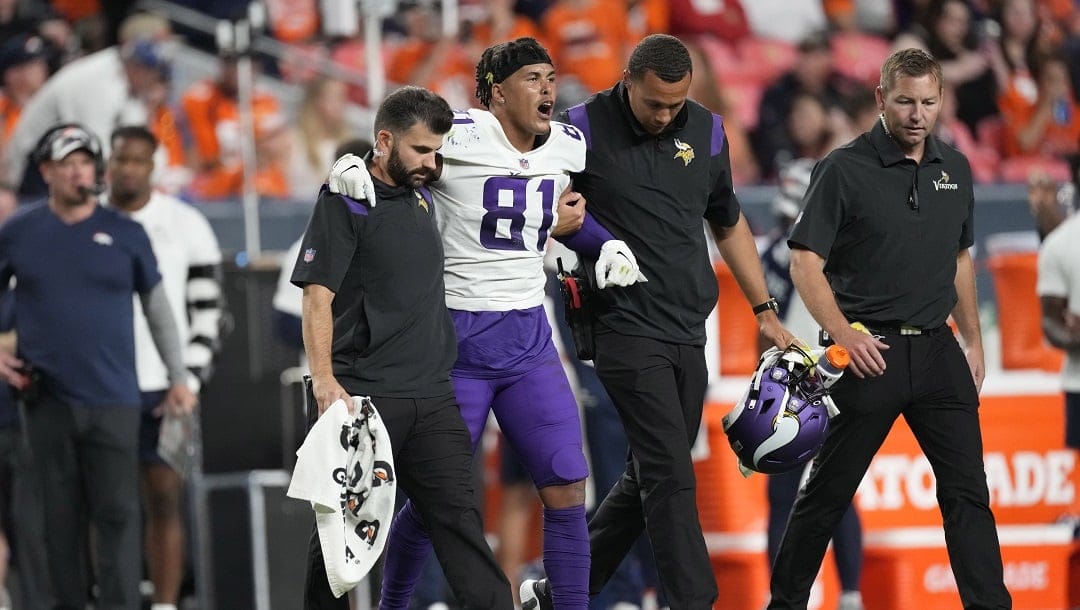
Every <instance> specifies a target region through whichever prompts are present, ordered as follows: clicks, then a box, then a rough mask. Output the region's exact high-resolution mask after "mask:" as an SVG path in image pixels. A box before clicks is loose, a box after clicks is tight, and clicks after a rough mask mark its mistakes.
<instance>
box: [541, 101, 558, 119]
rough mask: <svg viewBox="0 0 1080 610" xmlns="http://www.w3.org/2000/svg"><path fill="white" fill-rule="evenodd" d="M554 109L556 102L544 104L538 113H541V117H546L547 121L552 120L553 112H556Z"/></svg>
mask: <svg viewBox="0 0 1080 610" xmlns="http://www.w3.org/2000/svg"><path fill="white" fill-rule="evenodd" d="M554 109H555V103H554V102H543V103H542V104H540V105H539V106H538V107H537V108H536V110H537V112H539V113H540V116H542V117H544V118H545V119H550V118H551V111H552V110H554Z"/></svg>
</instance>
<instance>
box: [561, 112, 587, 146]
mask: <svg viewBox="0 0 1080 610" xmlns="http://www.w3.org/2000/svg"><path fill="white" fill-rule="evenodd" d="M566 116H567V118H569V119H570V124H571V125H573V126H574V127H577V128H578V129H580V130H581V133H582V134H584V135H585V148H587V149H589V150H592V131H591V130H590V129H589V114H588V112H587V111H586V110H585V104H578V105H577V106H571V107H570V108H569V109H567V111H566Z"/></svg>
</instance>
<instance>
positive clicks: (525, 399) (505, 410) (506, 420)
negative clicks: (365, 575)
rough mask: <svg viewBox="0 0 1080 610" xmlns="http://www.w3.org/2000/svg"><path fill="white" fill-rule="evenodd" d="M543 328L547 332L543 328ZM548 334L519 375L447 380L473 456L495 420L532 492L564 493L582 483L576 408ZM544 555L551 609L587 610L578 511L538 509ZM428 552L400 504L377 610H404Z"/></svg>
mask: <svg viewBox="0 0 1080 610" xmlns="http://www.w3.org/2000/svg"><path fill="white" fill-rule="evenodd" d="M537 309H539V308H537ZM540 311H541V313H542V310H540ZM455 322H457V320H456V319H455ZM520 322H521V321H520V320H518V321H517V322H516V323H517V324H520ZM542 325H543V327H547V322H546V320H544V321H543V322H542ZM460 329H461V326H460V325H459V340H463V339H462V337H461V334H462V333H461V331H460ZM488 330H489V331H490V330H491V329H490V328H489V329H488ZM547 333H548V337H549V338H548V339H547V345H546V346H543V349H542V351H541V352H540V354H539V355H540V356H541V358H539V359H536V360H533V364H532V366H530V367H529V369H528V370H526V371H525V372H522V373H517V374H513V375H507V376H504V377H498V378H490V379H489V378H477V377H466V376H462V375H459V374H456V373H455V375H454V376H453V377H452V380H453V382H454V392H455V394H456V395H457V399H458V404H459V406H460V408H461V415H462V417H463V419H464V420H465V424H466V426H467V427H468V429H469V433H470V434H471V435H472V441H473V447H474V449H475V447H476V446H477V444H478V443H479V440H480V435H481V434H482V433H483V430H484V425H485V424H486V422H487V418H488V412H489V411H492V412H494V413H495V418H496V419H497V420H498V422H499V427H500V428H501V429H502V432H503V435H504V436H505V437H506V439H507V441H508V442H509V443H510V444H511V445H512V446H513V448H514V450H515V451H516V452H517V454H518V456H519V457H520V458H521V461H522V463H523V464H524V465H525V467H526V468H527V469H528V471H529V474H530V476H531V477H532V479H533V482H534V483H535V484H536V486H537V487H538V488H542V487H548V486H551V485H566V484H569V483H572V482H574V481H580V480H582V479H584V478H586V477H587V476H588V467H587V465H586V463H585V455H584V453H583V451H582V440H581V422H580V418H579V415H578V407H577V402H576V400H575V399H574V395H573V392H572V391H571V389H570V384H569V382H568V381H567V379H566V374H565V372H564V371H563V368H562V363H561V362H560V361H559V357H558V353H557V352H556V351H555V349H554V347H553V346H552V345H551V343H550V329H547ZM464 340H468V339H467V338H466V339H464ZM543 551H544V568H545V570H546V571H547V573H548V577H549V579H550V581H551V585H552V598H553V601H554V604H555V607H556V608H558V609H560V610H562V609H573V610H579V609H580V610H584V609H585V608H587V607H588V581H589V562H590V555H589V536H588V529H587V526H586V522H585V508H584V506H577V507H571V508H564V509H550V508H545V509H544V541H543ZM430 552H431V542H430V540H429V539H428V536H427V531H426V529H425V527H424V523H423V519H422V518H421V517H420V515H419V513H418V512H417V511H416V509H415V508H414V507H413V505H412V502H411V501H409V502H406V504H405V506H404V507H403V508H402V509H401V511H399V512H398V514H397V516H396V517H395V518H394V522H393V525H392V526H391V529H390V538H389V541H388V544H387V554H386V566H385V571H384V575H383V586H382V601H381V602H380V605H379V607H380V608H381V609H382V610H389V609H396V608H401V609H404V608H408V601H409V597H410V596H411V595H412V591H413V589H414V588H415V586H416V583H417V581H418V580H419V578H420V573H421V570H422V569H423V565H424V562H425V561H426V559H427V556H428V555H429V554H430Z"/></svg>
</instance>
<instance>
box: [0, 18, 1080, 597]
mask: <svg viewBox="0 0 1080 610" xmlns="http://www.w3.org/2000/svg"><path fill="white" fill-rule="evenodd" d="M174 4H175V5H177V6H179V7H184V8H188V9H194V10H195V11H198V12H200V13H202V14H204V15H206V16H208V17H212V18H217V19H236V18H241V17H243V16H244V15H246V14H247V11H248V3H247V2H246V0H229V1H217V2H211V1H209V0H175V1H174ZM265 4H266V6H267V11H268V22H267V26H266V31H265V33H264V34H262V35H265V36H269V37H272V38H273V39H274V40H276V41H277V42H278V43H281V45H283V46H282V47H281V48H284V49H286V51H285V52H284V53H283V54H281V55H277V56H272V55H270V54H266V53H261V52H260V53H256V54H254V55H253V59H254V61H253V64H254V67H255V73H256V75H257V81H258V83H260V86H257V87H256V89H255V91H254V92H253V95H252V96H251V129H252V134H251V135H252V136H253V142H254V153H253V158H254V162H255V167H253V168H248V167H245V166H244V164H243V159H244V158H245V154H244V153H245V151H244V146H245V139H246V138H245V136H246V134H244V133H243V131H242V115H243V113H242V112H241V108H240V107H239V105H240V103H241V99H242V98H243V95H242V92H241V91H240V89H239V85H238V66H239V63H240V59H241V57H240V55H238V54H237V53H235V52H233V51H231V50H230V49H227V48H226V49H219V48H218V46H217V45H216V44H215V42H214V39H213V36H212V35H210V34H209V33H208V32H201V31H196V30H193V29H191V28H190V25H185V24H181V23H178V22H170V20H169V18H168V13H167V12H165V11H162V12H148V11H146V10H144V8H145V7H142V6H140V4H139V3H138V2H135V1H132V0H128V1H120V2H112V1H109V0H50V1H49V2H42V1H37V2H35V1H30V0H0V194H3V195H4V197H5V200H7V199H11V197H10V195H11V194H14V195H15V196H16V198H17V199H18V201H19V203H20V204H29V203H32V202H35V201H40V200H41V199H43V198H45V197H47V196H48V194H49V190H48V188H47V186H46V182H45V181H44V180H43V178H42V176H41V175H40V174H39V171H38V165H39V163H40V162H42V161H48V160H51V161H59V160H61V159H60V158H55V159H45V158H42V157H41V156H40V155H41V152H42V147H41V143H42V137H43V136H45V135H46V134H47V133H48V132H49V130H51V129H53V128H54V127H56V126H57V125H61V124H65V123H78V124H80V125H82V126H84V127H85V128H86V129H87V130H89V131H90V132H91V133H92V135H93V136H96V138H97V139H98V140H99V141H100V142H99V145H100V147H101V151H100V156H101V160H100V161H101V162H102V163H105V162H108V160H109V159H110V157H111V155H112V154H113V153H114V152H115V151H113V150H112V146H113V145H114V143H113V141H112V140H113V139H114V137H113V136H114V134H115V133H116V132H117V129H120V128H124V127H131V126H138V127H143V128H145V130H146V131H147V135H146V136H145V137H144V136H143V135H142V133H141V132H139V133H137V134H135V135H136V136H137V137H135V139H136V140H139V141H140V142H145V143H147V145H148V150H150V151H153V168H154V170H153V177H152V182H153V185H154V187H155V189H156V190H157V191H159V192H161V193H163V194H167V195H169V196H172V197H175V198H177V199H179V200H182V201H186V202H188V203H190V204H193V205H194V206H195V207H196V208H199V207H202V206H213V205H215V203H217V202H223V201H235V200H238V199H239V198H240V197H241V196H242V194H243V189H244V183H245V179H246V177H250V178H251V180H252V183H253V185H254V188H255V190H256V191H257V193H258V194H259V196H260V197H262V199H263V202H264V205H273V203H274V202H278V201H288V202H303V203H307V204H310V205H312V206H314V204H315V202H316V199H317V198H318V195H319V189H320V186H321V185H322V184H323V183H324V181H325V178H326V176H327V172H328V170H329V168H330V167H331V164H332V163H333V162H334V160H335V158H336V152H335V151H338V150H340V148H341V146H342V145H343V144H346V143H347V142H349V141H350V140H352V139H354V138H356V137H365V138H366V137H369V136H370V135H371V134H369V133H358V131H359V129H360V128H359V124H358V122H357V121H356V120H354V119H353V118H350V112H349V111H350V110H353V111H360V112H363V111H368V110H370V109H372V108H374V107H376V106H378V104H379V102H380V101H381V100H378V99H371V98H370V96H369V95H368V91H367V90H366V88H365V86H364V85H363V84H362V79H360V78H357V79H343V78H339V77H338V76H335V74H341V73H347V74H354V75H364V74H366V73H367V72H369V71H370V70H380V71H382V72H383V73H384V74H385V77H386V80H387V82H388V83H389V87H388V89H389V90H393V89H395V88H397V87H400V86H404V85H416V86H420V87H424V88H427V89H430V90H431V91H434V92H435V93H437V94H438V95H439V96H441V97H443V98H444V99H445V100H447V101H448V102H449V104H450V106H451V107H453V108H455V109H457V108H461V109H464V108H470V107H479V106H480V105H481V104H480V101H479V100H477V99H476V97H475V93H474V91H475V89H476V87H475V79H476V70H475V66H476V64H477V61H478V60H479V59H480V56H481V53H482V52H483V51H484V49H485V48H488V47H490V46H491V45H494V44H496V43H499V42H506V41H511V40H514V39H518V38H520V37H525V36H528V37H533V38H535V39H537V40H538V41H540V43H541V44H542V45H543V46H544V47H545V48H546V49H547V50H548V51H549V52H550V55H551V58H552V60H553V63H554V65H555V66H557V69H558V83H559V85H558V86H559V97H558V100H557V108H556V111H562V110H565V109H567V108H569V107H571V106H573V105H575V104H579V103H581V102H583V101H585V100H586V99H589V98H590V96H592V95H593V94H595V93H597V92H600V91H603V90H605V89H608V88H610V87H611V86H612V85H614V84H615V83H616V82H618V81H619V79H620V78H622V75H623V70H624V67H625V66H626V65H627V59H628V57H629V55H630V53H631V51H632V49H634V47H635V45H637V44H638V43H639V42H640V41H641V40H642V39H643V38H645V37H646V36H648V35H650V34H657V33H664V34H672V35H674V36H677V37H678V38H679V39H680V40H682V41H683V42H684V43H685V44H686V46H687V48H688V50H689V51H690V55H691V58H692V60H693V75H694V78H693V81H692V84H691V88H690V92H689V97H690V98H692V99H694V100H696V101H698V102H699V103H701V104H702V105H703V106H705V107H706V108H707V109H709V110H711V111H712V112H714V113H716V114H718V115H721V116H722V117H723V130H724V133H725V134H726V137H727V141H728V143H729V156H730V164H731V179H732V183H733V184H734V186H735V187H736V188H738V187H742V186H750V185H769V184H778V183H779V182H780V178H781V176H782V174H783V170H784V169H785V168H787V167H789V166H790V165H791V164H792V163H793V162H797V161H799V160H811V161H816V160H820V159H822V158H823V157H825V155H826V154H827V153H829V152H830V151H832V150H833V149H835V148H836V147H838V146H841V145H843V144H845V143H847V142H850V141H851V140H853V139H854V138H856V137H857V136H858V135H859V134H861V133H863V132H865V131H867V130H869V129H871V128H872V127H873V126H874V125H875V123H876V122H877V121H878V120H879V115H878V109H877V106H876V102H875V97H874V90H875V87H876V86H877V84H878V82H879V78H880V72H879V69H880V66H881V65H882V63H883V61H884V60H885V59H886V58H887V57H889V55H890V54H891V53H892V52H893V51H895V50H898V49H904V48H909V47H915V48H920V49H923V50H926V51H928V52H929V53H931V54H932V55H933V56H934V57H935V58H936V59H937V60H938V61H939V62H940V63H941V66H942V69H943V73H944V83H945V89H944V91H943V96H942V110H941V115H940V119H939V120H938V123H937V128H936V132H935V135H936V136H937V138H939V139H940V140H941V141H942V142H945V143H948V144H950V145H952V146H954V147H955V148H957V149H958V150H959V151H960V152H962V153H963V154H964V155H965V156H966V157H967V159H968V160H969V161H970V163H971V170H972V176H973V179H974V181H975V182H977V183H981V184H993V183H1027V184H1031V185H1032V188H1033V189H1036V188H1038V189H1042V190H1046V189H1048V188H1049V189H1051V191H1052V192H1054V193H1056V192H1057V191H1056V186H1057V185H1058V184H1063V183H1069V182H1075V181H1076V175H1077V169H1078V167H1080V105H1078V102H1077V95H1076V91H1077V90H1078V87H1080V8H1078V5H1077V4H1076V3H1075V2H1072V1H1071V0H724V1H722V2H715V3H701V2H695V1H694V0H516V1H515V0H457V2H455V3H454V5H455V7H456V11H455V12H454V14H456V15H457V22H456V23H454V24H447V23H446V21H445V20H444V18H443V12H442V11H443V9H444V7H443V6H442V5H441V3H440V2H439V0H386V2H385V3H384V4H385V8H384V14H383V15H382V24H381V30H382V35H381V39H380V40H381V50H382V56H383V65H381V66H371V65H368V64H367V61H368V60H367V56H366V55H365V49H364V46H365V45H364V42H365V41H364V39H363V32H364V28H363V27H362V22H361V19H362V16H361V15H360V14H358V12H357V6H358V5H359V4H360V3H358V2H355V1H351V0H328V1H322V2H320V1H319V0H290V1H285V0H277V1H270V0H266V1H265ZM706 6H708V7H712V8H704V7H706ZM160 7H161V3H155V9H156V8H160ZM185 49H194V50H197V51H200V52H201V53H202V54H203V55H205V57H207V58H208V62H207V69H208V71H209V72H210V73H211V75H210V76H208V77H207V78H192V77H191V73H190V72H185V73H183V74H180V72H179V71H178V70H177V69H176V58H177V55H178V54H179V53H182V52H184V50H185ZM328 66H330V67H331V68H329V69H328V68H327V67H328ZM267 84H269V85H272V86H264V85H267ZM282 91H287V92H291V93H292V94H291V95H281V92H282ZM352 116H353V117H355V114H354V115H352ZM128 135H129V137H130V136H131V134H130V133H129V134H128ZM120 137H121V139H122V138H123V133H122V132H121V135H120ZM148 154H149V153H148ZM117 163H122V161H117ZM142 167H149V165H146V163H144V164H143V165H142ZM114 171H119V170H114ZM102 172H103V173H104V170H102ZM245 174H249V176H245ZM110 175H112V174H110ZM1047 185H1050V186H1047ZM103 190H104V185H103ZM1033 192H1034V191H1033ZM99 194H100V193H99ZM146 196H147V197H149V194H147V195H146ZM106 199H107V198H106ZM1058 220H1060V219H1058ZM0 222H2V221H0ZM1055 224H1056V223H1055ZM1073 224H1075V223H1073ZM755 228H756V227H755ZM765 228H767V227H765ZM298 229H299V227H298ZM151 237H153V235H152V234H151ZM213 247H214V250H215V254H214V256H213V257H211V258H212V259H213V260H212V261H210V262H205V263H204V265H203V266H207V265H211V264H213V265H217V264H218V263H219V262H220V258H219V257H220V253H217V252H216V244H214V245H213ZM156 249H157V247H156V244H155V250H156ZM163 273H164V272H163ZM207 273H210V272H207ZM0 294H2V291H0ZM215 294H216V293H215ZM0 305H3V304H2V303H0ZM8 307H10V305H8ZM181 309H182V307H181ZM0 312H2V308H0ZM2 322H4V320H2V319H0V323H2ZM3 328H7V327H6V326H5V327H3ZM182 330H183V329H182ZM181 339H185V337H181ZM215 341H216V335H215ZM0 347H2V346H0ZM189 366H190V365H189ZM196 385H197V384H196ZM163 387H167V386H163ZM196 389H197V388H196ZM4 409H8V410H11V409H14V405H12V404H10V402H3V401H0V419H3V421H9V420H10V421H12V422H13V421H15V418H14V415H13V414H12V413H4V412H3V411H4ZM7 415H12V417H7ZM5 418H6V419H5ZM14 444H15V440H11V441H10V442H9V443H6V444H5V446H4V452H8V451H10V452H16V451H17V450H16V449H10V450H9V449H8V447H7V445H12V446H14ZM21 459H25V458H21ZM10 460H15V458H9V457H8V456H7V455H2V456H0V461H3V462H4V463H5V464H7V463H8V462H9V461H10ZM15 461H17V460H15ZM0 484H3V483H2V482H0ZM170 489H172V488H171V487H170ZM144 493H148V492H145V490H144ZM173 493H176V492H175V491H174V492H173ZM9 496H10V489H8V490H4V491H2V492H0V499H3V498H5V497H9ZM160 502H161V501H160V500H159V503H160ZM176 502H177V501H176V499H175V498H173V499H172V500H170V502H169V503H168V505H167V506H165V507H164V510H165V511H166V512H168V509H169V507H170V506H174V505H175V504H176ZM158 509H159V511H160V510H161V507H158ZM9 510H10V507H9V508H4V507H0V515H5V518H6V513H7V512H8V511H9ZM151 512H152V511H151ZM172 516H173V517H175V515H172ZM170 531H172V530H170ZM172 535H174V536H180V533H179V530H178V529H177V530H175V531H173V533H172ZM4 548H5V545H4V543H3V540H2V538H0V584H2V581H3V577H4V574H5V570H4V567H3V565H4V564H5V562H6V557H7V555H8V553H7V551H5V550H4ZM153 552H154V548H153V545H150V546H149V547H148V551H147V553H148V554H152V553H153ZM157 552H158V553H160V552H161V551H157ZM158 561H161V560H160V559H158ZM151 563H153V561H151ZM149 567H150V569H151V570H153V569H154V568H155V567H156V565H151V566H149ZM512 578H513V577H512ZM175 580H176V579H175V578H174V579H173V580H170V581H169V590H170V591H171V593H170V595H169V597H171V598H172V599H170V600H161V603H162V604H175V603H176V596H177V593H176V591H177V589H178V588H179V586H180V585H179V582H176V581H175ZM23 586H24V587H25V586H27V585H23ZM515 590H516V589H515ZM10 607H11V606H10V601H9V600H7V599H6V593H2V592H0V610H4V609H6V608H10ZM16 607H18V606H16ZM156 607H157V608H162V609H164V608H175V607H176V606H175V605H160V606H156Z"/></svg>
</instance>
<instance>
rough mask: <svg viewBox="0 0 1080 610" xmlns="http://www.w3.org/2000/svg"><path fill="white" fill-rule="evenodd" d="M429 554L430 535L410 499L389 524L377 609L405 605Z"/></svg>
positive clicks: (397, 609) (402, 608)
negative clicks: (380, 592) (380, 594)
mask: <svg viewBox="0 0 1080 610" xmlns="http://www.w3.org/2000/svg"><path fill="white" fill-rule="evenodd" d="M430 554H431V538H429V537H428V533H427V529H426V528H425V527H424V522H423V521H422V520H421V519H420V515H419V514H418V513H417V512H416V509H415V508H413V504H412V501H411V500H410V501H408V502H406V503H405V506H403V507H402V508H401V510H400V511H398V514H397V516H395V517H394V522H393V524H391V525H390V537H389V538H387V540H386V563H385V567H384V570H383V583H382V600H381V601H380V602H379V610H406V609H407V608H408V607H409V598H410V597H412V592H413V589H415V588H416V583H417V582H419V580H420V574H421V573H422V572H423V570H424V563H425V562H427V558H428V555H430Z"/></svg>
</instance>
